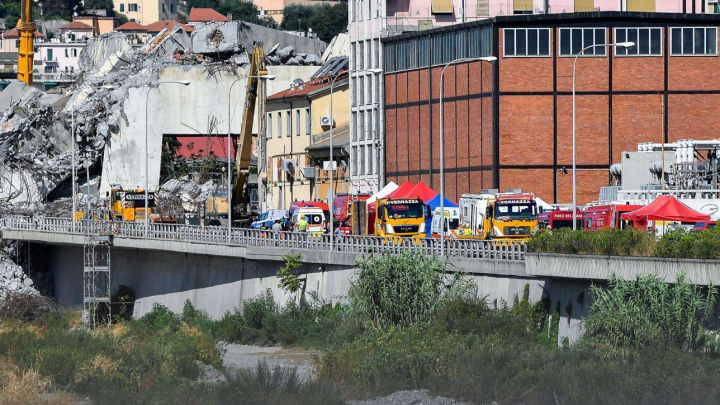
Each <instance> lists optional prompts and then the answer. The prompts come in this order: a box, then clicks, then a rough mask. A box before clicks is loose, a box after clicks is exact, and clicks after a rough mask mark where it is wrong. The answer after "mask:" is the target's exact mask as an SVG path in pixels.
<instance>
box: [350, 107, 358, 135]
mask: <svg viewBox="0 0 720 405" xmlns="http://www.w3.org/2000/svg"><path fill="white" fill-rule="evenodd" d="M357 122H358V120H357V113H356V112H354V113H352V120H351V121H350V127H351V128H353V129H354V130H353V131H352V140H353V142H357V140H358V131H357Z"/></svg>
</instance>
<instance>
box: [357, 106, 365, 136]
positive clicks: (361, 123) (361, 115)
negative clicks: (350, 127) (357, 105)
mask: <svg viewBox="0 0 720 405" xmlns="http://www.w3.org/2000/svg"><path fill="white" fill-rule="evenodd" d="M358 118H359V119H360V121H359V122H358V126H357V129H358V133H359V134H358V139H360V140H361V141H364V140H365V113H364V112H363V111H360V112H359V113H358Z"/></svg>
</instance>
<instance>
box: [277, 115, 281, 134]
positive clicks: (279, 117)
mask: <svg viewBox="0 0 720 405" xmlns="http://www.w3.org/2000/svg"><path fill="white" fill-rule="evenodd" d="M277 130H278V131H277V134H278V138H282V112H278V125H277Z"/></svg>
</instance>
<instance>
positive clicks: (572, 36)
mask: <svg viewBox="0 0 720 405" xmlns="http://www.w3.org/2000/svg"><path fill="white" fill-rule="evenodd" d="M604 44H607V41H606V39H605V28H560V56H577V54H579V53H580V51H582V50H583V49H585V48H586V47H588V46H591V45H604ZM605 48H606V47H605V46H596V47H594V48H589V49H587V50H585V52H583V54H582V56H605V55H606V53H607V51H606V50H605Z"/></svg>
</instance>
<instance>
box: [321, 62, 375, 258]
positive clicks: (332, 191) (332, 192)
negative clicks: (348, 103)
mask: <svg viewBox="0 0 720 405" xmlns="http://www.w3.org/2000/svg"><path fill="white" fill-rule="evenodd" d="M361 72H364V73H372V74H378V73H382V72H383V71H382V69H358V70H344V71H342V72H338V73H337V74H336V75H335V77H333V79H332V82H330V158H329V159H330V201H329V204H328V207H329V209H330V210H329V211H328V212H329V215H330V218H329V219H328V220H329V221H330V250H332V249H333V238H334V237H335V233H334V227H335V222H334V221H335V217H334V216H333V208H334V207H333V205H334V202H335V198H334V197H335V189H334V188H333V163H334V161H333V132H334V129H335V118H334V117H333V113H334V111H333V94H334V90H335V81H336V80H337V79H338V78H339V77H340V76H342V75H344V74H346V73H347V75H348V78H349V77H350V74H351V73H361ZM378 85H379V83H378ZM362 91H365V89H362Z"/></svg>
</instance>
